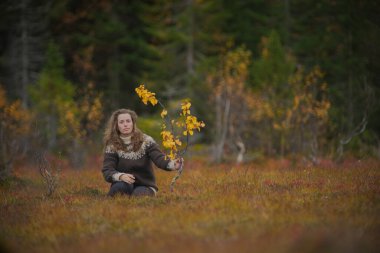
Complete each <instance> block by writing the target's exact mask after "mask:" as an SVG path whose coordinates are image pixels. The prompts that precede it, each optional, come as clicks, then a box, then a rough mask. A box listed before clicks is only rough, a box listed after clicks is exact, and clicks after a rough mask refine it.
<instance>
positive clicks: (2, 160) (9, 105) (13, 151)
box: [0, 85, 31, 181]
mask: <svg viewBox="0 0 380 253" xmlns="http://www.w3.org/2000/svg"><path fill="white" fill-rule="evenodd" d="M30 118H31V115H30V113H29V112H28V111H27V110H26V109H23V108H22V104H21V101H20V100H16V101H14V102H9V101H8V100H7V97H6V93H5V90H4V88H3V86H2V85H0V122H1V123H0V181H2V180H5V179H6V178H8V177H9V176H10V175H11V172H12V168H13V162H14V160H15V159H20V158H22V152H21V150H20V143H21V140H22V139H23V138H24V137H25V136H26V135H28V134H29V133H30Z"/></svg>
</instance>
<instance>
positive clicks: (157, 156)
mask: <svg viewBox="0 0 380 253" xmlns="http://www.w3.org/2000/svg"><path fill="white" fill-rule="evenodd" d="M147 153H148V156H149V157H150V159H151V160H152V162H153V163H154V164H155V165H156V166H157V167H158V168H160V169H163V170H167V171H170V170H171V169H170V168H168V164H169V162H170V159H169V158H165V154H164V153H163V152H162V151H161V150H160V148H159V146H158V144H157V143H155V142H153V143H152V144H151V145H150V146H149V148H148V149H147Z"/></svg>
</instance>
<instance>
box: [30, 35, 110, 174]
mask: <svg viewBox="0 0 380 253" xmlns="http://www.w3.org/2000/svg"><path fill="white" fill-rule="evenodd" d="M63 66H64V62H63V58H62V54H61V53H60V50H59V48H58V46H57V45H56V44H55V43H53V42H51V43H50V44H49V47H48V49H47V62H46V64H45V67H44V69H43V71H42V73H41V76H40V78H39V80H38V82H37V84H36V85H34V86H32V87H31V89H30V94H31V97H32V99H33V105H34V109H35V110H36V113H37V115H38V116H37V121H38V122H37V125H39V130H38V131H42V132H40V133H39V134H38V135H39V136H38V135H37V136H38V137H39V138H42V139H43V140H44V141H45V142H46V144H47V147H48V149H49V150H52V149H53V150H54V149H57V148H58V149H59V150H60V151H65V152H67V153H69V154H70V155H71V158H72V159H71V162H72V165H73V166H74V167H80V166H81V165H82V163H83V157H84V154H85V152H84V150H83V147H82V146H81V144H83V143H84V142H85V140H84V139H83V138H84V137H88V136H89V134H90V133H91V131H94V130H97V128H98V127H99V125H100V121H101V119H102V103H101V96H100V94H98V93H97V92H95V91H94V86H93V85H92V84H91V83H89V84H88V87H87V88H86V89H84V90H83V91H81V90H79V91H76V89H75V86H74V85H73V84H72V83H71V82H70V81H68V80H66V79H65V77H64V73H63Z"/></svg>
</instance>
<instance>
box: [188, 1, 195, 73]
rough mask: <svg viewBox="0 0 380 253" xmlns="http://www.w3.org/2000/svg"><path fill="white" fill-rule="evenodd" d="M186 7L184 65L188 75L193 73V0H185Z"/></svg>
mask: <svg viewBox="0 0 380 253" xmlns="http://www.w3.org/2000/svg"><path fill="white" fill-rule="evenodd" d="M186 4H187V8H188V42H187V54H186V63H187V64H186V67H187V73H188V74H189V75H193V74H194V11H193V0H186Z"/></svg>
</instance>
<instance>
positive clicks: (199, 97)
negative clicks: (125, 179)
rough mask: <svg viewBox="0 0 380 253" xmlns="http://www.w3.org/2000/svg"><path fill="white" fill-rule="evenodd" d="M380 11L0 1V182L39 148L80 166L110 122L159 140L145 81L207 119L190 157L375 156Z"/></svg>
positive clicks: (341, 5)
mask: <svg viewBox="0 0 380 253" xmlns="http://www.w3.org/2000/svg"><path fill="white" fill-rule="evenodd" d="M379 11H380V7H379V3H378V2H377V1H369V0H368V1H365V0H361V1H343V0H336V1H332V0H322V1H308V0H294V1H290V0H273V1H264V0H251V1H225V0H208V1H201V0H182V1H172V0H165V1H164V0H156V1H153V0H138V1H137V0H136V1H133V0H131V1H116V0H114V1H111V0H97V1H95V0H86V1H77V0H75V1H74V0H60V1H42V0H20V1H9V0H8V1H2V2H1V4H0V12H1V15H0V34H1V42H0V84H1V89H0V117H1V129H0V130H1V134H0V138H1V140H0V143H1V144H0V145H1V157H0V169H1V176H2V177H5V176H6V175H9V173H10V171H11V170H12V164H13V162H14V161H15V159H16V160H17V159H19V158H21V157H33V156H34V155H35V153H36V152H37V151H38V152H39V151H40V152H50V153H55V154H58V153H60V154H62V155H63V156H64V157H67V158H68V160H69V161H70V163H71V165H72V166H73V167H75V168H80V167H81V166H82V165H83V164H84V163H85V161H86V158H87V157H89V156H91V155H94V154H98V155H100V154H101V152H102V132H103V130H104V126H105V122H106V120H107V118H108V117H109V115H110V113H111V112H112V111H114V110H115V109H117V108H131V109H133V110H135V111H136V112H137V113H138V114H139V115H140V118H139V127H140V128H141V129H142V130H144V131H145V132H147V133H148V134H150V135H152V136H153V137H154V138H156V139H159V138H160V136H159V132H160V122H161V119H160V117H159V111H158V109H156V108H152V107H146V106H145V105H143V104H142V103H141V101H139V98H138V96H137V95H136V94H135V91H134V89H135V88H136V87H137V86H138V85H140V84H145V85H146V87H147V88H148V89H149V90H151V91H153V92H156V96H157V97H158V98H159V99H160V101H162V102H163V103H164V104H166V105H167V108H168V109H169V113H176V112H177V111H176V110H177V109H178V104H179V103H180V102H181V101H182V100H183V99H186V98H189V99H191V101H192V113H193V114H194V115H197V117H198V118H200V119H201V120H203V121H204V122H205V123H206V127H205V128H204V130H203V131H202V133H198V134H195V135H194V136H192V138H191V140H190V141H191V145H192V148H191V149H190V151H189V152H188V155H189V156H191V155H194V156H195V155H197V154H207V155H208V156H207V157H208V158H207V159H210V160H212V161H215V162H222V161H236V162H242V161H251V160H255V159H256V160H258V159H263V158H266V157H275V158H278V157H281V158H284V157H286V158H290V159H292V160H294V161H296V160H297V161H298V160H300V159H301V160H303V161H308V162H312V163H314V164H315V163H318V162H319V161H320V159H322V158H330V159H333V160H336V161H339V160H341V159H342V157H344V156H347V155H350V156H354V157H356V158H358V159H363V158H367V157H377V158H379V157H380V139H379V137H380V117H379V115H380V100H379V99H377V98H378V97H379V95H380V88H379V85H378V84H379V82H380V79H379V75H378V73H380V62H379V61H378V59H379V58H380V46H379V43H378V42H379V41H380V29H379V24H380V20H379V19H380V18H379V15H378V13H379Z"/></svg>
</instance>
